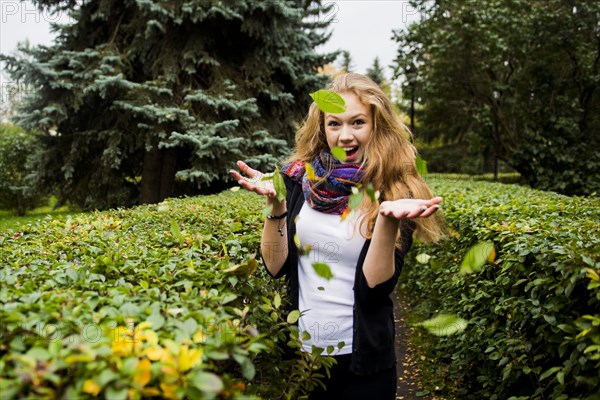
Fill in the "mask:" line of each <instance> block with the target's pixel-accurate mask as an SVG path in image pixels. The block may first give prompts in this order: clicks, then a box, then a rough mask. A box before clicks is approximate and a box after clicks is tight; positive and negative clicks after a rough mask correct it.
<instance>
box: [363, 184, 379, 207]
mask: <svg viewBox="0 0 600 400" xmlns="http://www.w3.org/2000/svg"><path fill="white" fill-rule="evenodd" d="M365 193H366V194H367V196H369V198H370V199H371V201H372V202H373V203H376V202H377V200H379V190H378V191H375V189H374V188H373V184H372V183H369V184H368V185H367V187H366V188H365Z"/></svg>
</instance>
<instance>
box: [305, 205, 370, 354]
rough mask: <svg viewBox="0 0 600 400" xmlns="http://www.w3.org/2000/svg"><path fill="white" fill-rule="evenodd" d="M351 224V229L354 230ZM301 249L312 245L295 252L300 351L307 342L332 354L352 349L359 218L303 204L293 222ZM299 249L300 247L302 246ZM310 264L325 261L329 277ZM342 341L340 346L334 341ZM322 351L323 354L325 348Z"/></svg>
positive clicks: (360, 242)
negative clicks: (305, 337)
mask: <svg viewBox="0 0 600 400" xmlns="http://www.w3.org/2000/svg"><path fill="white" fill-rule="evenodd" d="M355 228H356V229H355ZM296 233H297V234H298V239H299V241H300V248H301V249H302V248H305V246H312V249H311V250H310V251H309V252H307V254H305V255H300V256H299V257H298V282H299V285H300V288H299V295H300V296H299V306H298V307H299V309H300V311H301V312H302V313H303V314H302V316H301V317H300V320H299V322H298V326H299V328H300V334H301V335H302V332H304V331H307V332H308V333H309V334H310V339H308V340H302V347H303V350H304V351H308V352H311V351H312V346H313V345H314V346H317V347H322V348H324V349H326V348H327V346H333V347H334V349H335V350H334V352H333V353H332V354H331V355H340V354H349V353H351V352H352V328H353V308H354V290H353V288H354V277H355V273H356V264H357V262H358V257H359V255H360V252H361V250H362V248H363V245H364V243H365V239H364V238H363V236H362V235H361V234H360V217H359V216H354V217H352V218H346V220H344V221H342V220H341V216H339V215H334V214H325V213H322V212H319V211H315V210H313V209H312V208H311V207H310V206H309V205H308V204H304V206H303V207H302V209H301V210H300V213H299V214H298V219H297V221H296ZM301 252H302V251H301ZM313 263H324V264H327V265H328V266H329V268H330V270H331V272H332V274H333V278H331V279H330V280H326V279H325V278H323V277H321V276H319V275H318V274H317V273H316V272H315V269H314V268H313V265H312V264H313ZM340 342H344V346H343V347H342V349H341V350H340V349H338V343H340ZM324 354H326V353H324Z"/></svg>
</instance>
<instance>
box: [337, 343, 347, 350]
mask: <svg viewBox="0 0 600 400" xmlns="http://www.w3.org/2000/svg"><path fill="white" fill-rule="evenodd" d="M345 345H346V342H338V344H337V347H338V349H340V350H341V349H343V348H344V346H345Z"/></svg>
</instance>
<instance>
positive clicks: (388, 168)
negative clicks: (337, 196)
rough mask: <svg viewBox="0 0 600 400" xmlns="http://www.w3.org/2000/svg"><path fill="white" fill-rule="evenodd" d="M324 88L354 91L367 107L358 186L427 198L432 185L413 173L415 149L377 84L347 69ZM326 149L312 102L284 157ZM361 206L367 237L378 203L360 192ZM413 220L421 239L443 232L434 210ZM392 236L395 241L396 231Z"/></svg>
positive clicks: (388, 195) (307, 156) (307, 157)
mask: <svg viewBox="0 0 600 400" xmlns="http://www.w3.org/2000/svg"><path fill="white" fill-rule="evenodd" d="M327 89H329V90H332V91H334V92H336V93H353V94H355V95H356V96H357V97H358V98H359V99H360V101H361V102H362V103H363V104H364V105H366V106H368V107H370V109H371V115H372V118H373V132H372V134H371V138H370V139H369V141H368V143H367V144H366V145H365V154H366V165H365V169H366V171H365V174H364V176H363V179H362V183H363V185H366V183H371V184H372V185H373V188H374V189H375V190H379V192H380V194H381V196H382V198H383V199H385V200H397V199H403V198H418V199H430V198H432V197H433V194H432V192H431V190H430V189H429V187H428V186H427V184H426V183H425V182H424V181H423V179H422V178H421V176H420V175H419V174H418V173H417V169H416V164H415V160H416V155H417V149H416V148H415V147H414V146H413V145H412V143H411V140H410V139H411V136H412V133H411V132H410V130H409V129H408V128H407V127H406V125H404V123H403V122H402V120H401V119H400V117H399V116H398V114H396V112H395V110H394V107H393V105H392V102H391V101H390V99H389V98H388V97H387V96H386V94H385V93H384V92H383V91H382V90H381V88H380V87H379V86H378V85H377V84H376V83H375V82H374V81H372V80H371V79H370V78H368V77H366V76H364V75H360V74H356V73H349V74H343V75H340V76H337V77H335V78H334V80H333V82H331V84H330V85H329V86H328V87H327ZM328 149H329V146H328V145H327V139H326V136H325V124H324V114H323V112H322V111H321V110H320V109H319V107H318V106H317V104H316V103H312V104H311V106H310V108H309V110H308V115H307V117H306V119H305V120H304V122H303V124H302V126H301V127H300V128H299V129H298V131H297V132H296V147H295V149H294V153H293V154H292V155H291V156H290V157H289V159H288V160H287V162H290V161H303V162H310V161H312V160H313V159H314V158H315V157H317V156H318V155H319V153H320V152H322V151H324V150H328ZM361 209H362V210H364V218H362V223H361V227H362V228H363V229H361V231H362V232H363V235H364V236H365V237H366V238H367V239H370V238H371V237H372V232H373V229H374V227H375V220H376V219H377V214H378V210H379V204H377V203H374V202H373V201H371V200H370V199H369V198H368V196H364V200H363V203H362V204H361ZM413 221H414V222H415V223H416V225H417V229H416V231H415V236H416V238H417V239H418V240H420V241H422V242H435V241H437V240H438V239H439V238H440V236H441V235H442V233H443V230H444V228H443V218H442V216H441V215H440V214H439V211H438V212H436V213H435V214H433V215H432V216H430V217H428V218H415V219H414V220H413ZM364 224H366V226H365V225H364ZM364 228H366V229H364ZM398 235H400V231H399V233H398ZM397 239H398V240H397V241H398V243H400V241H401V238H400V236H398V238H397Z"/></svg>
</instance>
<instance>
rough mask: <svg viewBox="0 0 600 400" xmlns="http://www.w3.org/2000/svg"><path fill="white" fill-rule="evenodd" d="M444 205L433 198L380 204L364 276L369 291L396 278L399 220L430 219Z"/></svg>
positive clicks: (364, 266)
mask: <svg viewBox="0 0 600 400" xmlns="http://www.w3.org/2000/svg"><path fill="white" fill-rule="evenodd" d="M441 201H442V198H441V197H434V198H433V199H431V200H420V199H401V200H394V201H384V202H382V203H381V204H380V206H379V215H378V216H377V220H376V221H375V228H374V230H373V237H372V238H371V245H370V246H369V251H368V252H367V256H366V257H365V263H364V265H363V273H364V275H365V278H366V279H367V284H368V285H369V287H370V288H374V287H375V286H377V285H379V284H380V283H383V282H385V281H387V280H388V279H390V278H391V277H392V276H394V269H395V264H394V251H395V248H396V247H395V246H396V235H397V234H398V227H399V225H400V220H401V219H402V218H425V217H428V216H430V215H432V214H433V213H434V212H436V211H437V210H438V208H439V206H438V204H439V203H440V202H441Z"/></svg>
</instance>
